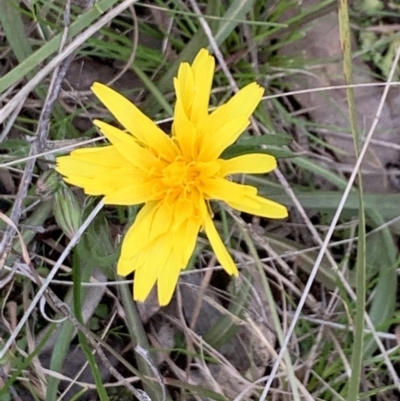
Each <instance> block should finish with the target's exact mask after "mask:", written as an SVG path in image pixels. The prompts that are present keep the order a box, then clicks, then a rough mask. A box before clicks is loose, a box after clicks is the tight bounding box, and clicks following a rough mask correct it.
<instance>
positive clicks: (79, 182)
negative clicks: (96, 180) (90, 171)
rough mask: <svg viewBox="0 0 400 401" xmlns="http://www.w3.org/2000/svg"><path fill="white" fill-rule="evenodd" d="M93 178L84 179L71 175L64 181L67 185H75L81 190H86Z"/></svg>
mask: <svg viewBox="0 0 400 401" xmlns="http://www.w3.org/2000/svg"><path fill="white" fill-rule="evenodd" d="M90 180H91V178H87V177H82V176H80V175H70V176H68V177H64V181H65V182H66V183H67V184H70V185H75V186H76V187H79V188H84V187H85V186H86V185H87V184H88V183H89V182H90Z"/></svg>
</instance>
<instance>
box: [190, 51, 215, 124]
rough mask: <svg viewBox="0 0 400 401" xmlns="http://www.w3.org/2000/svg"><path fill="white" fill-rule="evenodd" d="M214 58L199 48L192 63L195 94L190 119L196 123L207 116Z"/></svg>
mask: <svg viewBox="0 0 400 401" xmlns="http://www.w3.org/2000/svg"><path fill="white" fill-rule="evenodd" d="M214 69H215V60H214V57H212V56H210V53H209V52H208V50H206V49H201V50H200V51H199V53H198V54H197V56H196V58H195V59H194V61H193V64H192V72H193V80H194V85H195V94H194V99H193V104H192V113H191V116H190V120H191V121H192V122H193V123H194V124H195V125H198V124H199V122H200V121H202V120H203V119H204V118H205V117H206V116H208V103H209V100H210V93H211V85H212V80H213V76H214Z"/></svg>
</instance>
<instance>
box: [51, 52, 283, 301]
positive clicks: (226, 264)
mask: <svg viewBox="0 0 400 401" xmlns="http://www.w3.org/2000/svg"><path fill="white" fill-rule="evenodd" d="M214 68H215V62H214V58H213V57H212V56H211V55H210V54H209V53H208V51H207V50H205V49H202V50H200V52H199V53H198V55H197V56H196V58H195V60H194V61H193V63H192V64H189V63H182V64H181V66H180V68H179V71H178V74H177V77H176V78H175V79H174V87H175V92H176V105H175V110H174V122H173V125H172V134H171V136H169V135H167V134H165V133H164V132H163V131H162V130H161V129H160V128H159V127H158V126H157V125H156V124H155V123H154V122H153V121H151V120H150V119H149V118H148V117H147V116H145V115H144V114H143V113H142V112H141V111H140V110H139V109H138V108H137V107H136V106H135V105H133V104H132V103H131V102H130V101H129V100H127V99H126V98H125V97H123V96H122V95H121V94H119V93H117V92H115V91H114V90H113V89H111V88H109V87H107V86H105V85H102V84H100V83H95V84H94V85H93V87H92V90H93V92H94V93H95V95H96V96H97V97H98V98H99V99H100V100H101V101H102V103H103V104H104V105H105V106H106V107H107V108H108V109H109V110H110V112H111V113H112V114H113V115H114V117H115V118H116V119H117V120H118V121H119V123H120V124H121V125H122V127H123V130H121V129H119V128H116V127H114V126H112V125H109V124H107V123H105V122H102V121H98V120H95V121H94V124H95V125H96V126H97V127H98V128H99V130H100V131H101V132H102V133H103V134H104V136H105V137H106V138H107V139H108V141H109V142H110V145H109V146H105V147H100V148H87V149H79V150H75V151H73V152H72V153H71V154H70V155H69V156H62V157H59V158H58V159H57V167H56V170H57V171H58V172H59V173H60V174H62V175H63V176H64V179H65V181H67V182H68V183H70V184H73V185H76V186H78V187H81V188H83V190H84V191H85V193H86V194H88V195H103V196H104V202H105V203H107V204H115V205H136V204H144V206H143V207H142V209H141V210H140V212H139V213H138V215H137V217H136V220H135V222H134V223H133V225H132V226H131V227H130V228H129V230H128V232H127V234H126V235H125V238H124V241H123V243H122V248H121V255H120V259H119V261H118V266H117V272H118V274H120V275H122V276H126V275H128V274H130V273H132V272H135V280H134V289H133V297H134V299H135V300H138V301H144V300H145V299H146V298H147V296H148V295H149V293H150V291H151V289H152V288H153V287H154V285H155V284H157V287H158V300H159V303H160V305H166V304H168V303H169V302H170V300H171V298H172V295H173V293H174V290H175V287H176V284H177V282H178V278H179V274H180V271H181V270H182V269H185V268H186V266H187V264H188V262H189V259H190V257H191V256H192V254H193V252H194V249H195V246H196V240H197V236H198V233H199V231H200V230H204V231H205V233H206V235H207V237H208V239H209V241H210V244H211V247H212V249H213V250H214V252H215V255H216V257H217V258H218V260H219V262H220V263H221V265H222V267H223V268H224V269H225V270H226V271H227V272H228V273H229V274H231V275H235V276H237V275H238V269H237V267H236V264H235V262H234V260H233V258H232V256H231V255H230V254H229V252H228V250H227V249H226V247H225V245H224V243H223V241H222V239H221V237H220V235H219V234H218V230H217V229H216V227H215V225H214V222H213V220H212V213H211V209H210V201H212V200H220V201H224V202H225V203H226V204H228V205H229V206H230V207H232V208H235V209H238V210H240V211H243V212H246V213H250V214H254V215H258V216H262V217H268V218H276V219H281V218H285V217H286V216H287V209H286V207H285V206H283V205H280V204H279V203H276V202H274V201H271V200H269V199H265V198H263V197H261V196H259V195H258V194H257V189H256V188H255V187H252V186H249V185H241V184H238V183H235V182H232V181H230V179H229V176H230V175H232V174H239V173H246V174H259V173H267V172H270V171H271V170H273V169H274V168H275V167H276V159H275V158H274V157H273V156H270V155H266V154H247V155H243V156H238V157H234V158H232V159H228V160H225V159H221V158H220V157H221V154H222V153H223V152H224V150H225V149H226V148H227V147H228V146H230V145H232V144H233V143H234V142H235V141H236V140H237V138H238V137H239V136H240V135H241V134H242V132H243V131H244V130H245V129H246V128H247V127H248V125H249V123H250V117H251V115H252V113H253V112H254V110H255V108H256V107H257V105H258V104H259V102H260V100H261V97H262V95H263V93H264V90H263V89H262V88H261V87H260V86H259V85H258V84H256V83H252V84H249V85H247V86H246V87H245V88H243V89H242V90H240V91H239V92H238V93H237V94H235V95H234V96H233V97H232V98H231V99H230V100H229V101H228V102H227V103H226V104H224V105H221V106H219V107H217V108H216V109H215V110H214V111H213V112H212V113H209V112H208V108H209V99H210V93H211V84H212V79H213V75H214Z"/></svg>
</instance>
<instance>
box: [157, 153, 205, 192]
mask: <svg viewBox="0 0 400 401" xmlns="http://www.w3.org/2000/svg"><path fill="white" fill-rule="evenodd" d="M200 174H201V171H200V169H199V168H198V166H197V164H196V162H194V161H192V162H184V161H182V160H176V161H174V162H173V163H171V164H170V165H168V166H167V167H165V168H164V169H163V178H162V181H163V183H164V185H166V186H168V187H172V188H174V189H179V188H181V189H182V190H183V192H185V193H188V192H191V191H192V189H193V187H195V186H196V184H197V181H198V178H199V176H200Z"/></svg>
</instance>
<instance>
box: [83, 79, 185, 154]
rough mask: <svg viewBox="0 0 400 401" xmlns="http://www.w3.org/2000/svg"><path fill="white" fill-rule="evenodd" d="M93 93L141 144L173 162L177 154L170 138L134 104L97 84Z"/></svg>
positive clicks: (93, 86) (94, 85)
mask: <svg viewBox="0 0 400 401" xmlns="http://www.w3.org/2000/svg"><path fill="white" fill-rule="evenodd" d="M91 89H92V91H93V92H94V94H95V95H96V96H97V97H98V98H99V99H100V100H101V102H102V103H103V104H104V105H105V106H106V107H107V109H108V110H110V112H111V113H112V114H113V115H114V117H115V118H116V119H117V120H118V121H119V122H120V123H121V124H122V126H123V127H124V128H125V129H126V130H127V131H129V132H130V133H131V134H132V135H133V136H134V137H135V138H137V139H138V140H139V141H140V142H142V143H144V144H146V145H147V146H149V147H150V148H151V149H153V150H154V151H157V153H158V154H160V155H161V156H162V157H165V158H167V159H169V160H173V159H174V158H175V156H176V154H177V152H176V148H175V146H174V144H173V143H172V141H171V140H170V138H169V137H168V136H167V135H166V134H165V133H164V132H163V131H162V130H161V129H160V128H158V127H157V125H156V124H154V122H153V121H152V120H151V119H150V118H148V117H147V116H146V115H145V114H143V113H142V112H141V111H140V110H139V109H138V108H137V107H136V106H135V105H134V104H133V103H131V102H130V101H129V100H128V99H126V98H125V97H124V96H122V95H121V94H119V93H118V92H116V91H114V90H113V89H111V88H109V87H107V86H105V85H102V84H100V83H98V82H95V83H94V84H93V85H92V88H91Z"/></svg>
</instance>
